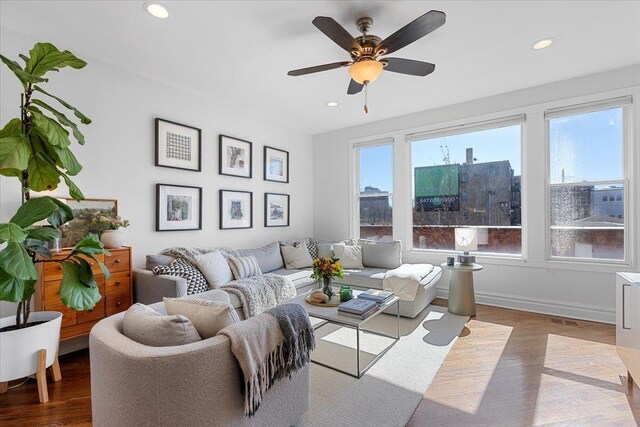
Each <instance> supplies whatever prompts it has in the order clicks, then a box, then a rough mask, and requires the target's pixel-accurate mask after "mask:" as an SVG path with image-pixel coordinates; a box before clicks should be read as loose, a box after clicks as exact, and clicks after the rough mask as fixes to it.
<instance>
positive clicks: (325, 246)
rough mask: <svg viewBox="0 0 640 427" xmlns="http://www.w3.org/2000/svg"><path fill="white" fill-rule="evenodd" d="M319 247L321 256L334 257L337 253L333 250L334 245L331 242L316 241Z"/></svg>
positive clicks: (319, 255)
mask: <svg viewBox="0 0 640 427" xmlns="http://www.w3.org/2000/svg"><path fill="white" fill-rule="evenodd" d="M314 245H316V247H317V248H318V257H319V258H332V257H334V256H335V255H336V254H335V253H334V252H333V245H332V244H331V243H314Z"/></svg>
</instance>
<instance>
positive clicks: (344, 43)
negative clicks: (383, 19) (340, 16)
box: [312, 16, 362, 53]
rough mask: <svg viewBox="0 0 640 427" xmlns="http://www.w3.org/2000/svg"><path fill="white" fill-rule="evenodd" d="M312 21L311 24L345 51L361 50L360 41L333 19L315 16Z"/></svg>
mask: <svg viewBox="0 0 640 427" xmlns="http://www.w3.org/2000/svg"><path fill="white" fill-rule="evenodd" d="M312 22H313V25H315V26H316V27H317V28H318V29H319V30H320V31H322V32H323V33H324V34H325V35H326V36H327V37H329V38H330V39H331V40H333V41H334V42H335V43H336V44H337V45H338V46H340V47H341V48H343V49H344V50H346V51H347V52H349V53H351V51H352V50H353V49H356V50H357V51H358V52H361V51H362V46H360V43H358V42H357V41H356V39H354V38H353V36H352V35H351V34H349V32H348V31H347V30H345V29H344V27H343V26H342V25H340V24H338V23H337V22H336V21H335V19H333V18H330V17H328V16H316V18H315V19H314V20H313V21H312Z"/></svg>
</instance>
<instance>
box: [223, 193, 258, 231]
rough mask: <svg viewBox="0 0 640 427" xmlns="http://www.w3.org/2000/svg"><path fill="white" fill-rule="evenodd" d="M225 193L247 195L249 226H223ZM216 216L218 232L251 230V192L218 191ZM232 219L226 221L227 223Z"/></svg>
mask: <svg viewBox="0 0 640 427" xmlns="http://www.w3.org/2000/svg"><path fill="white" fill-rule="evenodd" d="M227 193H236V194H248V195H249V224H248V225H246V226H229V225H228V224H225V216H224V213H225V212H224V207H225V195H226V194H227ZM218 202H219V203H218V214H219V228H220V230H244V229H249V228H253V192H252V191H242V190H219V200H218ZM232 220H233V219H227V221H232Z"/></svg>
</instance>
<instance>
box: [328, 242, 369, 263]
mask: <svg viewBox="0 0 640 427" xmlns="http://www.w3.org/2000/svg"><path fill="white" fill-rule="evenodd" d="M333 251H334V252H335V253H336V258H338V259H339V260H340V265H341V266H342V268H351V269H361V268H364V265H362V248H361V247H360V246H347V245H344V244H341V243H340V244H335V245H333Z"/></svg>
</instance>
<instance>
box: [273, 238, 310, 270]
mask: <svg viewBox="0 0 640 427" xmlns="http://www.w3.org/2000/svg"><path fill="white" fill-rule="evenodd" d="M280 249H281V250H282V257H283V258H284V265H285V267H286V268H287V269H288V270H291V269H294V268H295V269H297V268H307V267H311V266H312V265H313V260H312V259H311V255H309V249H307V245H306V244H304V245H303V244H300V245H299V246H282V247H281V248H280Z"/></svg>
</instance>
